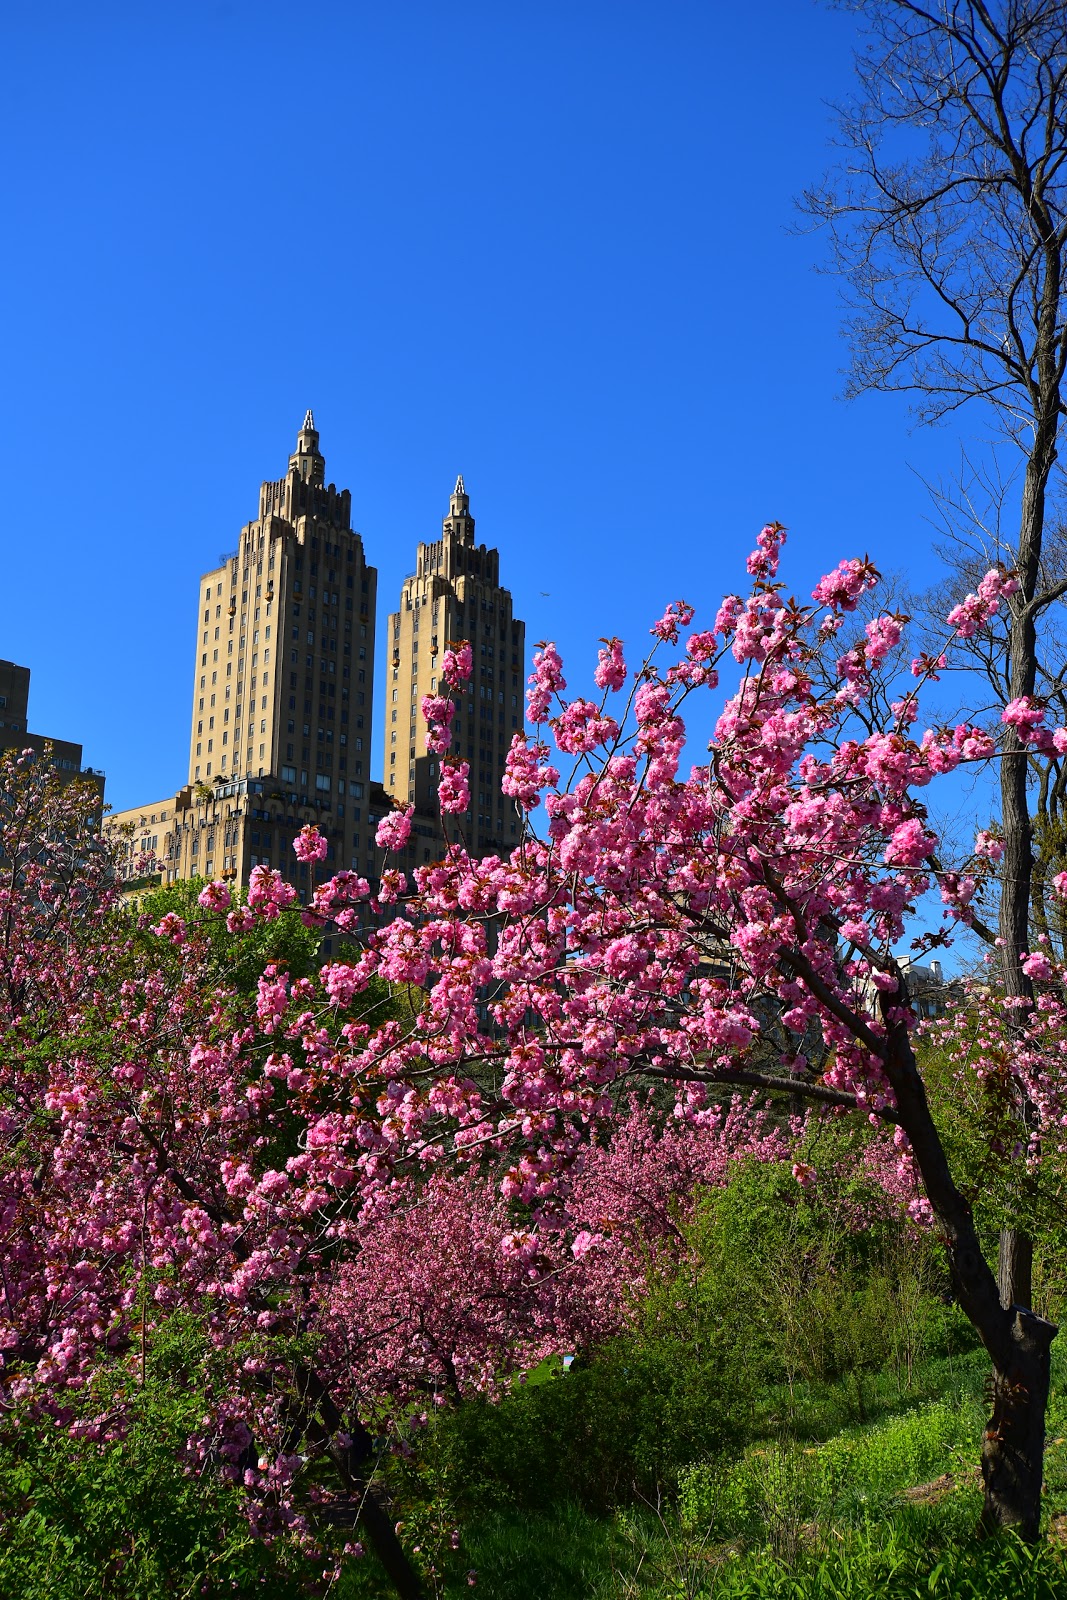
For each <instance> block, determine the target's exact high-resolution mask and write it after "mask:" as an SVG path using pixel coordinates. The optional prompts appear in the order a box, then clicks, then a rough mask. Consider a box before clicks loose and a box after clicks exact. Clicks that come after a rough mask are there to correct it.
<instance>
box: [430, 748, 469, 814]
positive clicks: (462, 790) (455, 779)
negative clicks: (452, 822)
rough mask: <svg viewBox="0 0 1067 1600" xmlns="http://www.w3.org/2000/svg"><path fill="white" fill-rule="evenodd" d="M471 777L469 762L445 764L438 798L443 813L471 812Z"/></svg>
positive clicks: (438, 787)
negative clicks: (469, 781) (469, 780)
mask: <svg viewBox="0 0 1067 1600" xmlns="http://www.w3.org/2000/svg"><path fill="white" fill-rule="evenodd" d="M469 777H470V763H469V762H468V761H455V762H445V763H443V765H442V767H441V779H440V782H439V783H438V785H437V797H438V800H439V801H440V803H441V810H442V811H444V812H449V813H453V814H456V813H461V812H464V811H467V810H469V808H470V803H471V792H470V785H469V783H468V779H469Z"/></svg>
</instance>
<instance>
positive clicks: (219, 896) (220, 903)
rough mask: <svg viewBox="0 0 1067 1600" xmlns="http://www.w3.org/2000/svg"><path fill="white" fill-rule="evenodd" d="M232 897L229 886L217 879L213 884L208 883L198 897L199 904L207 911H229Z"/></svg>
mask: <svg viewBox="0 0 1067 1600" xmlns="http://www.w3.org/2000/svg"><path fill="white" fill-rule="evenodd" d="M231 898H232V897H231V895H230V890H229V885H228V884H225V883H223V882H222V881H221V879H218V878H216V879H215V881H214V882H213V883H206V884H205V885H204V887H203V888H202V889H201V891H200V893H199V894H198V895H197V897H196V899H197V904H198V905H201V906H203V908H204V910H205V911H220V912H221V911H228V910H229V908H230V902H231Z"/></svg>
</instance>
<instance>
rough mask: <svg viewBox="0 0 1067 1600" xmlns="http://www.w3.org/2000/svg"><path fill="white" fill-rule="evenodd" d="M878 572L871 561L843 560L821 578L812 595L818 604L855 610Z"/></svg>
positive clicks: (836, 609)
mask: <svg viewBox="0 0 1067 1600" xmlns="http://www.w3.org/2000/svg"><path fill="white" fill-rule="evenodd" d="M877 581H878V574H877V572H876V571H875V569H874V567H873V566H872V565H871V564H870V562H869V561H856V560H851V561H841V562H839V563H838V565H837V567H836V568H835V570H834V571H833V572H831V573H828V574H827V575H826V576H825V577H823V578H820V579H819V581H818V583H817V584H816V585H815V588H814V589H813V590H812V594H811V597H812V599H813V600H814V601H815V603H816V604H817V605H823V606H831V607H832V608H833V609H834V610H835V611H855V609H856V604H857V602H858V600H859V598H860V596H861V595H862V594H863V593H864V591H865V590H866V589H870V588H873V586H874V584H875V583H876V582H877Z"/></svg>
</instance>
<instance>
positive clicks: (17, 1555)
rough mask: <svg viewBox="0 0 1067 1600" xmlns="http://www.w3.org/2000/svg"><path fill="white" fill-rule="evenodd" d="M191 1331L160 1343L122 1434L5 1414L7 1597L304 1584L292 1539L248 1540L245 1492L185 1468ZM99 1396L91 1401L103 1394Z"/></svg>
mask: <svg viewBox="0 0 1067 1600" xmlns="http://www.w3.org/2000/svg"><path fill="white" fill-rule="evenodd" d="M199 1358H200V1345H199V1340H198V1337H197V1334H196V1330H195V1328H193V1327H191V1326H190V1325H189V1324H182V1323H180V1322H179V1321H177V1320H176V1321H175V1323H174V1325H173V1326H172V1327H171V1329H170V1330H169V1332H168V1335H167V1337H166V1339H163V1340H160V1343H159V1346H158V1347H157V1349H156V1351H155V1352H154V1353H153V1356H152V1358H151V1360H150V1361H149V1364H148V1369H147V1373H146V1378H147V1382H146V1384H145V1386H144V1388H143V1389H142V1390H140V1391H139V1393H138V1395H137V1396H136V1397H135V1400H134V1403H133V1405H132V1421H131V1425H130V1427H129V1429H128V1431H127V1433H126V1434H125V1437H124V1438H123V1439H121V1440H117V1441H115V1440H113V1441H111V1442H109V1443H106V1444H95V1443H93V1442H91V1441H90V1440H89V1439H86V1438H71V1437H70V1432H69V1429H68V1428H67V1427H65V1426H61V1425H58V1424H57V1423H55V1422H54V1421H51V1420H49V1419H47V1418H37V1419H30V1418H23V1419H21V1420H20V1419H13V1418H11V1417H10V1416H9V1417H7V1418H6V1419H5V1423H4V1430H3V1433H2V1434H0V1526H2V1527H3V1530H4V1531H3V1537H2V1539H0V1595H4V1596H9V1595H10V1596H16V1595H17V1596H19V1600H96V1597H97V1596H99V1597H101V1600H103V1597H104V1596H107V1597H108V1600H159V1597H162V1596H175V1597H183V1600H184V1597H186V1596H188V1597H190V1600H192V1597H197V1600H200V1597H203V1596H209V1597H210V1596H222V1595H224V1594H225V1595H226V1596H227V1597H229V1600H235V1597H236V1600H240V1597H242V1596H251V1595H261V1594H263V1593H264V1592H265V1590H266V1591H269V1593H270V1595H271V1597H272V1600H296V1597H297V1596H299V1595H302V1594H305V1593H306V1592H307V1590H306V1587H305V1585H304V1583H303V1582H302V1581H301V1579H302V1577H303V1575H304V1569H305V1563H304V1561H303V1559H302V1558H301V1557H300V1556H299V1554H298V1553H297V1552H296V1551H295V1549H294V1548H293V1547H291V1546H290V1545H288V1544H287V1543H286V1542H284V1541H283V1542H282V1543H281V1544H279V1545H277V1546H275V1547H274V1548H273V1549H268V1548H267V1546H265V1545H264V1544H263V1543H262V1542H261V1541H260V1540H259V1539H256V1538H254V1537H253V1536H252V1534H251V1531H250V1529H249V1526H248V1523H247V1520H246V1518H245V1516H244V1514H243V1510H242V1499H241V1497H240V1495H239V1492H238V1491H237V1490H236V1489H234V1488H232V1487H228V1486H226V1485H224V1484H222V1483H220V1482H219V1480H218V1479H217V1478H216V1477H214V1475H204V1476H201V1475H198V1474H196V1473H190V1472H187V1471H186V1470H185V1469H184V1467H183V1465H182V1459H181V1457H182V1447H183V1445H184V1442H185V1439H186V1438H187V1436H188V1434H189V1432H190V1431H191V1427H192V1424H193V1422H194V1420H197V1419H198V1416H199V1413H200V1412H202V1410H203V1405H204V1402H203V1398H202V1397H201V1396H200V1395H198V1393H197V1388H196V1383H195V1376H196V1370H197V1365H198V1362H199ZM102 1398H104V1396H103V1395H98V1396H97V1397H96V1399H97V1401H98V1402H99V1401H100V1400H101V1399H102Z"/></svg>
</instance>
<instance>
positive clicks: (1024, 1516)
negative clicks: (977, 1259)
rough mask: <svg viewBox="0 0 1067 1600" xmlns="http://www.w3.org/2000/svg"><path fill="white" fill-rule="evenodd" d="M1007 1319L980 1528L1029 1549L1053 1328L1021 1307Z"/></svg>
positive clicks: (985, 1452)
mask: <svg viewBox="0 0 1067 1600" xmlns="http://www.w3.org/2000/svg"><path fill="white" fill-rule="evenodd" d="M1027 1244H1029V1241H1028V1240H1027ZM1007 1315H1008V1316H1009V1317H1010V1327H1009V1329H1008V1340H1007V1347H1006V1349H1005V1351H1004V1353H1003V1355H1002V1357H1001V1359H1000V1360H999V1361H995V1362H994V1365H993V1415H992V1417H991V1418H990V1421H989V1426H988V1428H987V1429H986V1431H985V1437H984V1439H983V1440H982V1482H983V1484H984V1486H985V1502H984V1505H983V1507H982V1522H981V1527H982V1530H983V1532H985V1533H995V1532H998V1531H999V1530H1000V1529H1002V1528H1014V1529H1015V1530H1016V1532H1018V1533H1019V1534H1020V1535H1021V1537H1022V1538H1024V1539H1026V1540H1028V1541H1029V1542H1030V1543H1031V1544H1032V1543H1034V1542H1035V1541H1036V1540H1037V1538H1038V1535H1039V1533H1040V1525H1041V1475H1042V1466H1043V1462H1044V1455H1045V1409H1046V1407H1047V1405H1048V1387H1049V1350H1050V1347H1051V1345H1052V1341H1053V1339H1054V1338H1055V1337H1056V1328H1055V1326H1054V1325H1053V1324H1052V1323H1051V1322H1046V1321H1045V1319H1044V1317H1038V1316H1035V1315H1034V1313H1033V1312H1032V1311H1027V1310H1024V1309H1023V1308H1022V1307H1021V1306H1012V1307H1011V1308H1010V1310H1009V1311H1008V1313H1007Z"/></svg>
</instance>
